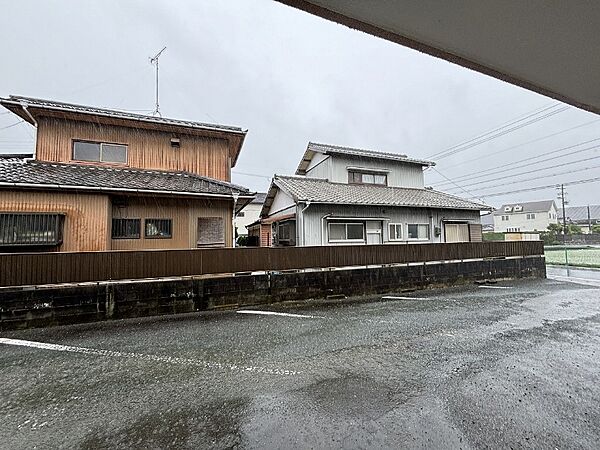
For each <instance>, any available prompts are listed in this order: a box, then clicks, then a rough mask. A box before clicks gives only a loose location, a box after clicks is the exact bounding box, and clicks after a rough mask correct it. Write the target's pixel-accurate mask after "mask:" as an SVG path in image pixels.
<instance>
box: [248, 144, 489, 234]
mask: <svg viewBox="0 0 600 450" xmlns="http://www.w3.org/2000/svg"><path fill="white" fill-rule="evenodd" d="M432 165H434V163H432V162H430V161H423V160H419V159H413V158H409V157H407V156H406V155H400V154H396V153H382V152H376V151H371V150H362V149H356V148H349V147H339V146H333V145H324V144H316V143H309V144H308V147H307V149H306V151H305V152H304V155H303V156H302V159H301V161H300V164H299V166H298V169H297V170H296V175H294V176H281V175H275V177H274V178H273V181H272V183H271V187H270V189H269V192H268V193H267V197H266V199H265V202H264V205H263V208H262V211H261V221H260V223H259V224H256V225H255V226H254V229H255V230H258V231H255V233H257V234H259V235H260V237H261V245H268V246H270V245H273V246H294V245H295V246H311V245H340V244H342V245H343V244H406V243H425V242H469V241H481V239H482V236H481V224H480V211H482V210H491V208H490V207H488V206H485V205H482V204H479V203H475V202H472V201H468V200H465V199H462V198H459V197H455V196H453V195H449V194H445V193H442V192H437V191H434V190H431V189H426V188H425V187H424V177H423V169H424V168H427V167H429V166H432Z"/></svg>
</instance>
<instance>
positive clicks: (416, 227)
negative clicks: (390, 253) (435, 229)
mask: <svg viewBox="0 0 600 450" xmlns="http://www.w3.org/2000/svg"><path fill="white" fill-rule="evenodd" d="M406 228H407V231H408V239H420V240H426V239H429V225H427V224H420V223H419V224H408V226H407V227H406Z"/></svg>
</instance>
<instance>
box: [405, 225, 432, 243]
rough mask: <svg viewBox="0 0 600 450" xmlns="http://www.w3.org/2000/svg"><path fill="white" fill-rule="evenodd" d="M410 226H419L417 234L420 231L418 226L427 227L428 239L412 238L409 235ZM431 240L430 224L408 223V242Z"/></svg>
mask: <svg viewBox="0 0 600 450" xmlns="http://www.w3.org/2000/svg"><path fill="white" fill-rule="evenodd" d="M409 225H417V232H418V230H419V229H418V226H420V225H424V226H426V227H427V237H426V238H420V237H416V238H411V237H410V236H409V233H408V226H409ZM430 239H431V227H430V226H429V224H428V223H407V224H406V240H407V241H429V240H430Z"/></svg>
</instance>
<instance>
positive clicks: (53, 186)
mask: <svg viewBox="0 0 600 450" xmlns="http://www.w3.org/2000/svg"><path fill="white" fill-rule="evenodd" d="M0 187H16V188H28V189H43V188H45V189H65V190H82V191H92V192H129V193H133V194H161V195H170V196H186V197H211V198H226V199H231V198H234V194H211V193H209V192H205V193H200V192H185V191H163V190H158V189H128V188H107V187H99V186H73V185H62V184H35V183H7V182H0ZM238 198H248V199H253V198H254V196H253V195H252V194H247V195H242V194H238Z"/></svg>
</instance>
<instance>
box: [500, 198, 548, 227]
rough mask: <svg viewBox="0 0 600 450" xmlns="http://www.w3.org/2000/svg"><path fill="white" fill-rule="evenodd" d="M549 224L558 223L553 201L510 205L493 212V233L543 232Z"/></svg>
mask: <svg viewBox="0 0 600 450" xmlns="http://www.w3.org/2000/svg"><path fill="white" fill-rule="evenodd" d="M551 223H558V211H557V207H556V203H555V202H554V200H542V201H537V202H523V203H511V204H506V205H502V207H500V208H499V209H497V210H496V211H494V231H496V232H499V233H518V232H536V231H545V230H546V229H547V228H548V225H550V224H551Z"/></svg>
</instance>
